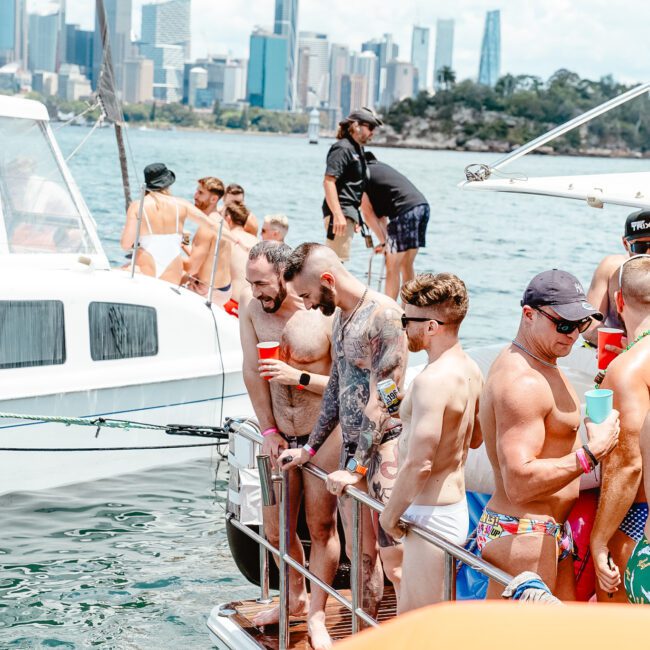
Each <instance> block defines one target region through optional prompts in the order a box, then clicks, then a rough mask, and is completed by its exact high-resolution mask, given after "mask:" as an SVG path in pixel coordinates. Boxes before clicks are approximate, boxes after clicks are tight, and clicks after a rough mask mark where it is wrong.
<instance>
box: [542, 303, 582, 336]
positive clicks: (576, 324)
mask: <svg viewBox="0 0 650 650" xmlns="http://www.w3.org/2000/svg"><path fill="white" fill-rule="evenodd" d="M533 309H534V310H535V311H538V312H539V313H540V314H544V316H546V318H548V319H549V320H550V321H551V322H552V323H555V331H556V332H557V333H558V334H572V333H573V332H575V331H576V330H578V332H580V334H582V333H583V332H586V331H587V330H588V329H589V326H590V325H591V316H587V318H583V319H582V320H578V321H575V320H565V319H564V318H555V317H554V316H551V315H550V314H547V313H546V312H545V311H544V310H542V309H540V308H539V307H533Z"/></svg>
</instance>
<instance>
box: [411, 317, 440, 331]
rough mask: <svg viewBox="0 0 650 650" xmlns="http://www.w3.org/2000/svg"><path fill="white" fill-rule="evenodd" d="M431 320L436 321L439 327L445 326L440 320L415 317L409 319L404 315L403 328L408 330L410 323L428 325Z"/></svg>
mask: <svg viewBox="0 0 650 650" xmlns="http://www.w3.org/2000/svg"><path fill="white" fill-rule="evenodd" d="M430 320H434V321H436V323H438V325H444V323H443V322H442V321H441V320H438V319H437V318H421V317H415V316H411V317H409V316H407V315H406V314H402V327H403V328H404V329H406V326H407V325H408V324H409V323H428V322H429V321H430Z"/></svg>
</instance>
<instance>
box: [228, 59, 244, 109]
mask: <svg viewBox="0 0 650 650" xmlns="http://www.w3.org/2000/svg"><path fill="white" fill-rule="evenodd" d="M247 67H248V62H247V61H246V59H231V60H230V61H228V63H227V64H226V67H225V68H224V71H223V99H222V101H223V103H224V104H235V103H237V102H243V101H246V69H247Z"/></svg>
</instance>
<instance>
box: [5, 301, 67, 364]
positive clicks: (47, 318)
mask: <svg viewBox="0 0 650 650" xmlns="http://www.w3.org/2000/svg"><path fill="white" fill-rule="evenodd" d="M61 363H65V331H64V326H63V303H62V302H60V301H59V300H0V368H1V369H6V368H27V367H29V366H53V365H57V364H61Z"/></svg>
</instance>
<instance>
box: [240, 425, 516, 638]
mask: <svg viewBox="0 0 650 650" xmlns="http://www.w3.org/2000/svg"><path fill="white" fill-rule="evenodd" d="M244 424H252V421H251V420H247V421H246V422H237V421H231V422H230V425H229V427H230V430H231V431H232V432H233V433H234V434H235V435H239V436H242V437H243V438H246V439H247V440H250V441H251V442H254V443H258V444H260V445H261V444H262V440H263V439H262V436H261V434H260V432H259V428H257V427H256V426H255V430H249V429H248V428H247V427H245V426H244ZM257 462H258V468H259V472H260V484H261V489H262V498H263V503H264V505H276V504H279V510H280V512H279V515H280V517H279V519H280V521H279V528H280V542H279V548H275V547H274V546H273V545H271V544H270V543H269V542H268V541H267V540H266V539H265V538H264V537H263V536H262V535H258V534H257V533H255V532H254V531H252V530H250V529H249V528H248V527H247V526H245V525H243V524H241V523H240V522H239V521H237V519H236V518H235V516H234V515H233V514H232V513H229V514H228V518H229V521H230V523H231V524H232V525H233V526H234V527H235V528H237V529H238V530H240V531H241V532H243V533H244V534H245V535H247V536H248V537H250V538H251V539H253V540H254V541H256V542H257V543H258V544H259V546H260V598H259V599H258V601H259V602H268V601H269V576H268V562H269V555H268V554H269V553H272V554H273V555H274V556H275V557H277V559H278V565H279V573H280V602H279V606H280V626H279V639H278V642H279V647H280V650H284V649H285V648H287V647H288V644H289V589H288V588H287V586H288V584H289V570H290V569H295V570H296V571H298V573H300V574H302V575H303V576H304V577H305V578H307V579H308V580H310V581H311V582H312V584H315V585H317V586H318V587H320V588H321V589H323V590H324V591H326V592H327V593H328V594H329V595H330V596H332V597H333V598H334V599H335V600H337V601H338V602H339V603H340V604H341V605H343V606H344V607H345V608H346V609H347V610H348V611H350V612H351V613H352V633H353V634H354V633H356V632H358V631H359V629H360V627H361V622H363V623H366V624H367V625H370V626H373V627H375V626H377V625H378V622H377V621H376V620H375V619H374V618H373V617H372V616H370V615H369V614H368V613H366V612H365V611H364V610H363V609H362V608H361V607H360V603H361V602H362V588H363V585H362V584H361V583H362V580H361V513H362V508H363V507H364V506H365V507H367V508H370V509H371V510H374V511H375V512H378V513H381V512H383V510H384V506H383V505H382V504H381V503H380V502H379V501H377V500H375V499H373V498H372V497H371V496H369V495H368V494H367V493H366V492H363V491H362V490H359V489H358V488H355V487H352V486H348V487H347V488H346V489H345V494H346V495H347V496H349V497H351V498H352V499H353V501H354V503H353V509H352V557H351V558H350V562H351V572H350V591H351V600H348V599H347V598H345V597H344V596H342V595H341V594H340V593H339V592H338V591H336V589H334V588H333V587H331V586H330V585H328V584H326V583H324V582H323V581H322V580H321V579H320V578H318V577H317V576H315V575H314V574H313V573H312V572H311V571H309V570H308V569H306V568H305V567H304V566H303V565H302V564H300V563H299V562H297V561H296V560H294V559H293V558H292V557H291V556H290V555H289V547H290V534H289V527H288V526H287V522H288V521H289V499H288V498H286V495H287V494H288V493H289V474H288V473H287V472H282V473H281V475H280V476H278V475H274V474H272V471H271V460H270V458H269V457H268V456H257ZM302 470H303V471H304V472H309V473H310V474H312V475H313V476H316V477H318V478H320V479H321V480H323V481H324V480H325V479H326V478H327V473H326V472H324V471H323V470H322V469H320V468H318V467H316V466H315V465H312V464H311V463H307V464H305V465H303V466H302ZM274 485H278V486H279V488H280V489H279V499H278V500H277V501H276V497H275V490H274ZM400 521H401V522H402V523H403V524H404V525H405V526H406V527H407V528H408V530H409V531H410V532H412V533H413V534H415V535H418V537H421V538H422V539H424V540H426V541H427V542H429V543H430V544H433V545H434V546H435V547H437V548H439V549H441V550H442V551H444V553H445V575H444V599H445V600H453V599H454V596H455V585H456V571H455V561H459V562H462V563H463V564H465V565H467V566H468V567H470V568H472V569H474V570H476V571H478V572H479V573H482V574H483V575H485V576H487V577H488V578H490V579H491V580H494V581H496V582H498V583H499V584H502V585H504V586H505V585H507V584H508V583H509V582H510V581H511V580H512V576H510V575H508V574H507V573H506V572H505V571H501V569H498V568H497V567H495V566H493V565H491V564H489V563H488V562H485V560H482V559H481V558H478V557H476V556H475V555H472V553H470V552H469V551H467V550H465V549H464V548H463V547H462V546H458V545H457V544H454V543H453V542H450V541H449V540H448V539H447V538H446V537H443V536H442V535H440V534H439V533H437V532H436V531H434V530H429V529H428V528H422V527H420V526H418V525H417V524H415V523H413V522H410V521H408V520H406V519H404V518H401V519H400Z"/></svg>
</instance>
